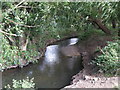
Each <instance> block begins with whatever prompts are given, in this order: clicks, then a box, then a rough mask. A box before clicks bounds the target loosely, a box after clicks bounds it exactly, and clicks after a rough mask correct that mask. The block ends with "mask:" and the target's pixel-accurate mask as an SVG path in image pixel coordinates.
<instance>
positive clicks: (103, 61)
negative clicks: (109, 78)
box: [93, 40, 120, 75]
mask: <svg viewBox="0 0 120 90" xmlns="http://www.w3.org/2000/svg"><path fill="white" fill-rule="evenodd" d="M119 45H120V42H119V40H116V41H113V42H108V45H107V46H105V47H104V48H103V49H101V48H99V52H101V55H99V56H97V57H96V58H95V60H94V61H93V63H94V64H96V65H97V66H98V67H99V71H100V72H103V73H105V74H106V75H116V74H117V75H120V73H119V69H120V61H119V55H120V47H119Z"/></svg>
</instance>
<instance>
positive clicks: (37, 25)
mask: <svg viewBox="0 0 120 90" xmlns="http://www.w3.org/2000/svg"><path fill="white" fill-rule="evenodd" d="M4 18H5V19H6V20H8V21H9V22H12V23H14V24H16V25H19V26H24V27H29V28H33V27H40V25H36V26H29V25H24V24H20V23H17V22H15V21H13V20H10V19H8V18H6V17H4Z"/></svg>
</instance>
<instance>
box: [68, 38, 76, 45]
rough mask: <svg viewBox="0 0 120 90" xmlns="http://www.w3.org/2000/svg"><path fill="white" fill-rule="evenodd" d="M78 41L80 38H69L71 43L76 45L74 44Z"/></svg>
mask: <svg viewBox="0 0 120 90" xmlns="http://www.w3.org/2000/svg"><path fill="white" fill-rule="evenodd" d="M77 42H78V38H71V39H70V40H69V45H74V44H76V43H77Z"/></svg>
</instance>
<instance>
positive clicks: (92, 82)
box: [62, 35, 119, 90]
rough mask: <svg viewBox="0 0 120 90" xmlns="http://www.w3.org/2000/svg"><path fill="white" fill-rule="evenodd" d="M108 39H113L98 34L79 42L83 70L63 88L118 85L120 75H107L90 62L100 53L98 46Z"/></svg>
mask: <svg viewBox="0 0 120 90" xmlns="http://www.w3.org/2000/svg"><path fill="white" fill-rule="evenodd" d="M107 41H113V39H112V37H111V36H100V37H98V36H96V35H93V36H92V37H91V38H89V39H86V40H84V41H79V43H78V44H77V46H78V48H79V52H80V53H81V54H82V61H83V62H82V63H83V70H82V71H80V72H79V73H78V74H76V75H74V76H73V77H72V82H71V85H69V86H66V87H64V88H63V89H62V90H69V88H115V87H116V86H117V87H118V81H119V80H118V78H119V77H117V76H116V77H105V76H104V74H103V73H102V72H99V71H98V67H96V66H95V65H93V64H90V63H91V61H92V60H93V59H94V58H95V57H96V56H97V55H99V54H100V53H98V52H96V49H97V47H100V48H103V47H105V46H106V45H107Z"/></svg>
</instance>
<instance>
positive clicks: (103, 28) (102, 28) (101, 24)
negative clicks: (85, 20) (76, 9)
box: [90, 17, 111, 35]
mask: <svg viewBox="0 0 120 90" xmlns="http://www.w3.org/2000/svg"><path fill="white" fill-rule="evenodd" d="M90 21H92V23H95V24H96V25H97V26H98V27H99V28H100V29H101V30H102V31H103V32H104V33H106V34H108V35H110V34H111V33H110V30H109V29H108V28H107V27H106V26H105V25H104V24H103V23H102V21H101V20H100V19H93V18H91V17H90Z"/></svg>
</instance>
